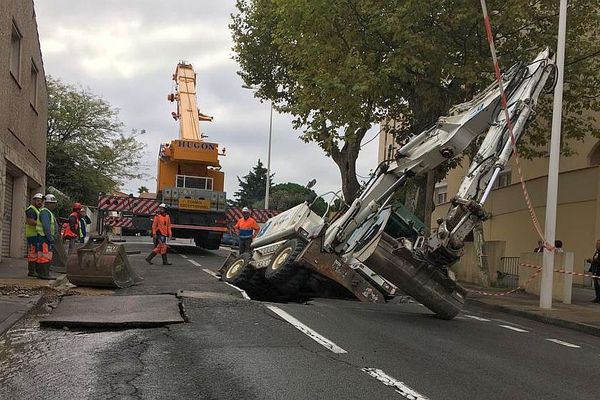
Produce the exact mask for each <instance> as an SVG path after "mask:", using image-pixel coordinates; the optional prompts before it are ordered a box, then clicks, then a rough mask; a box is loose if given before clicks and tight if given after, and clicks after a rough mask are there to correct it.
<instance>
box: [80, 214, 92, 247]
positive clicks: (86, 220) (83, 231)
mask: <svg viewBox="0 0 600 400" xmlns="http://www.w3.org/2000/svg"><path fill="white" fill-rule="evenodd" d="M91 224H92V220H91V219H90V217H88V216H87V215H86V211H85V209H84V208H82V209H81V211H80V212H79V242H80V243H85V238H86V237H87V234H88V227H89V226H90V225H91Z"/></svg>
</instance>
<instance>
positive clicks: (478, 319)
mask: <svg viewBox="0 0 600 400" xmlns="http://www.w3.org/2000/svg"><path fill="white" fill-rule="evenodd" d="M465 317H467V318H471V319H476V320H477V321H481V322H490V321H491V320H489V319H487V318H481V317H478V316H476V315H467V314H465Z"/></svg>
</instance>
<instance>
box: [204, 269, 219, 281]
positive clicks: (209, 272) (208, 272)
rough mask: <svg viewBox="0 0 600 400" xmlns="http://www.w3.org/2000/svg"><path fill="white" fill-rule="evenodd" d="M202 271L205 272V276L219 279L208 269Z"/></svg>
mask: <svg viewBox="0 0 600 400" xmlns="http://www.w3.org/2000/svg"><path fill="white" fill-rule="evenodd" d="M202 271H204V272H206V273H207V274H209V275H210V276H212V277H213V278H216V279H219V275H217V274H215V273H214V272H212V271H211V270H210V269H207V268H204V269H203V270H202Z"/></svg>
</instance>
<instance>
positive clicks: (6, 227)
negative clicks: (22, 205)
mask: <svg viewBox="0 0 600 400" xmlns="http://www.w3.org/2000/svg"><path fill="white" fill-rule="evenodd" d="M13 186H14V180H13V177H12V175H10V174H6V185H5V188H6V189H5V191H4V218H2V249H1V253H2V257H10V231H11V225H12V205H13Z"/></svg>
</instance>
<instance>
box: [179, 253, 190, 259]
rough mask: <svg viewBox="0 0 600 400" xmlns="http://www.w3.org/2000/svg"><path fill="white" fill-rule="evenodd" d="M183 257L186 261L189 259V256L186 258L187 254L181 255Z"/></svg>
mask: <svg viewBox="0 0 600 400" xmlns="http://www.w3.org/2000/svg"><path fill="white" fill-rule="evenodd" d="M180 256H181V257H183V258H185V259H186V260H187V259H189V257H188V256H186V255H185V254H180Z"/></svg>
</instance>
